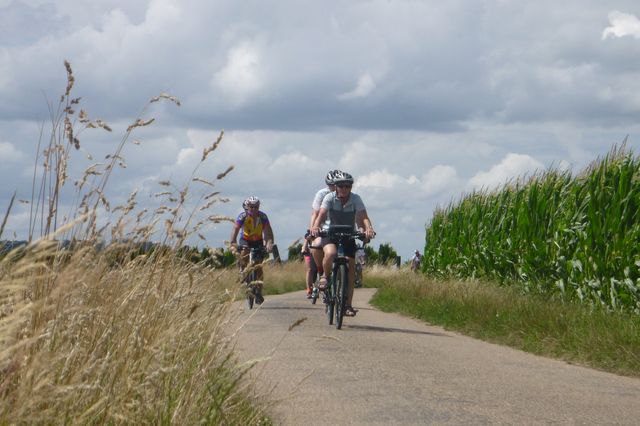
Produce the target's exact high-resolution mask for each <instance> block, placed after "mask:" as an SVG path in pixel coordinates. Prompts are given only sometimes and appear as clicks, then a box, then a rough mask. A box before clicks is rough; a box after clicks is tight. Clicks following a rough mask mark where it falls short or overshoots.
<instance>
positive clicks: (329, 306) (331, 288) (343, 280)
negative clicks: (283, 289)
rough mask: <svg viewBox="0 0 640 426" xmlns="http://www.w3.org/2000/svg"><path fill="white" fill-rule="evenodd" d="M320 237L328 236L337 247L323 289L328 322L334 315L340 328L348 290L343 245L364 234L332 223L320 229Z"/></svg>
mask: <svg viewBox="0 0 640 426" xmlns="http://www.w3.org/2000/svg"><path fill="white" fill-rule="evenodd" d="M319 235H320V236H321V237H329V238H330V239H331V241H333V242H335V244H336V247H337V253H336V257H335V258H334V259H333V266H332V274H331V280H330V281H329V282H328V283H327V288H326V290H325V311H326V314H327V319H328V320H329V324H333V321H334V316H335V323H336V328H337V329H338V330H340V329H341V328H342V320H343V318H344V313H345V310H346V308H347V296H348V291H349V258H348V257H347V256H345V254H344V245H345V243H346V242H347V241H349V240H356V239H358V240H361V241H365V240H366V235H365V234H364V233H363V232H359V231H356V230H354V229H353V226H349V225H332V226H330V227H329V229H328V230H327V231H320V233H319Z"/></svg>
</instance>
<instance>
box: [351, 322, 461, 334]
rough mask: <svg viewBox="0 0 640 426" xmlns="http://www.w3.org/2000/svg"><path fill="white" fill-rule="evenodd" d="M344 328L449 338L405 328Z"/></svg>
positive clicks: (367, 326)
mask: <svg viewBox="0 0 640 426" xmlns="http://www.w3.org/2000/svg"><path fill="white" fill-rule="evenodd" d="M344 327H345V328H349V329H352V330H362V331H380V332H383V333H406V334H426V335H429V336H440V337H451V336H448V335H446V334H443V333H434V332H431V331H419V330H408V329H405V328H392V327H378V326H374V325H350V324H344Z"/></svg>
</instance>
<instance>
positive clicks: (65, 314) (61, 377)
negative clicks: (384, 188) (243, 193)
mask: <svg viewBox="0 0 640 426" xmlns="http://www.w3.org/2000/svg"><path fill="white" fill-rule="evenodd" d="M65 67H66V69H67V77H68V81H67V88H66V90H65V94H64V95H62V96H61V98H60V103H59V105H58V107H57V108H50V110H51V111H52V117H51V122H52V129H51V135H50V137H49V141H48V145H46V147H45V148H44V149H43V150H42V152H41V153H40V156H39V157H38V159H37V160H36V167H37V168H41V171H40V173H36V172H34V184H33V188H34V192H33V195H32V200H31V213H32V218H31V225H30V229H29V241H30V243H29V245H28V246H27V247H25V248H21V249H18V250H14V251H12V252H11V253H9V254H8V255H6V256H4V257H3V258H2V260H1V261H0V395H1V399H0V423H2V424H5V423H6V424H14V423H47V424H49V423H65V424H67V423H80V424H96V423H100V424H102V423H111V424H122V423H127V424H140V423H144V424H146V423H162V424H169V423H186V424H193V423H204V424H255V423H265V422H268V420H267V419H265V418H264V416H263V407H262V406H261V405H260V403H259V402H258V401H257V400H255V399H254V398H253V397H252V396H251V390H250V389H249V388H247V387H246V385H245V384H244V381H243V380H242V378H243V376H244V374H245V373H246V371H247V369H248V368H249V366H243V365H238V364H237V362H236V360H235V359H234V357H233V352H232V340H230V338H229V335H230V333H229V332H228V331H226V330H225V326H226V324H227V322H228V319H229V306H230V303H231V301H232V300H233V299H234V298H235V297H236V294H235V292H236V290H235V289H236V288H237V285H236V282H235V278H236V277H235V275H233V274H230V273H229V272H228V271H217V270H215V269H213V268H211V267H207V266H205V265H203V264H194V263H192V262H188V261H186V260H184V259H183V258H182V257H181V256H179V254H178V250H177V249H178V248H179V247H181V246H182V245H183V244H184V242H185V241H186V240H187V239H188V238H190V237H191V236H193V235H199V236H200V237H201V238H204V237H203V236H202V235H201V234H200V229H201V228H202V227H203V226H205V225H206V224H207V223H210V222H220V221H224V220H227V219H228V218H224V217H221V216H219V215H215V214H213V215H212V214H210V213H209V211H210V210H211V209H212V208H214V207H215V205H216V203H219V202H225V199H224V198H222V197H221V196H220V195H219V192H217V191H214V189H215V188H212V187H214V186H215V182H216V181H217V180H220V179H223V178H224V177H225V176H227V174H228V173H229V172H230V171H231V170H232V169H233V167H229V168H228V169H227V170H225V171H223V172H221V173H218V174H217V175H215V176H213V177H212V178H207V177H203V176H200V175H199V174H197V173H198V171H199V169H200V167H201V165H202V164H203V163H204V162H205V161H206V159H207V157H208V156H209V155H210V154H211V153H212V152H213V151H214V150H215V149H216V148H217V147H218V145H219V144H220V143H221V140H222V133H221V134H220V136H219V137H218V138H217V139H216V140H215V141H214V142H213V143H212V145H211V146H209V147H207V148H205V149H204V151H203V155H202V159H201V162H200V163H198V165H197V166H196V167H195V169H194V170H193V172H192V174H191V177H190V178H189V181H188V182H186V183H185V184H184V185H182V186H176V185H174V184H172V183H170V182H168V181H161V182H158V185H159V186H161V187H162V188H163V189H164V190H162V191H161V192H160V194H159V195H158V198H159V199H161V200H163V203H162V205H161V206H160V207H158V208H157V209H156V210H155V211H151V212H149V211H147V210H146V209H141V210H138V209H137V202H136V192H135V191H134V193H132V194H131V195H130V196H129V198H128V200H127V202H126V203H125V204H123V205H120V206H111V204H110V203H109V201H108V200H107V192H108V191H107V183H108V181H109V180H110V177H111V175H112V173H113V172H114V171H115V170H116V169H118V168H123V167H126V162H125V158H124V151H125V147H128V146H129V145H131V144H129V143H127V142H129V141H130V138H131V136H132V133H133V132H134V131H135V130H136V129H138V128H140V127H144V126H148V125H150V124H151V123H152V122H153V121H154V120H153V119H152V118H143V117H142V116H143V115H144V114H146V112H147V107H148V106H149V105H151V104H153V103H155V102H157V101H159V100H162V99H168V100H170V101H172V102H173V103H175V104H176V105H179V104H180V103H179V101H178V100H177V99H176V98H175V97H173V96H170V95H167V94H162V95H160V96H158V97H155V98H153V99H151V100H150V101H149V104H148V105H147V107H145V109H143V113H141V116H140V117H138V118H136V119H135V120H134V121H133V123H132V124H131V125H130V126H129V127H128V128H127V129H126V131H125V133H124V136H123V137H122V138H121V139H120V140H119V142H117V144H116V148H115V151H114V152H113V153H112V154H110V155H108V156H107V157H106V158H105V160H106V161H105V162H103V163H97V164H93V165H91V166H89V167H88V168H86V169H85V171H84V173H83V176H81V177H80V178H79V179H78V180H76V184H75V188H76V196H75V200H76V204H75V209H73V210H71V211H70V212H69V213H67V214H65V215H61V213H60V211H61V207H62V204H63V203H62V201H63V198H62V195H61V194H62V193H63V188H64V185H65V184H66V183H67V182H69V179H70V177H69V176H68V165H69V161H70V158H71V156H70V153H71V152H72V150H73V149H79V148H80V141H79V140H78V135H79V134H80V133H81V131H82V130H85V129H89V128H101V129H104V130H107V131H111V128H110V127H109V126H108V124H106V123H105V122H104V121H102V120H99V119H97V120H90V119H89V118H88V114H87V113H86V112H85V111H83V110H80V113H79V114H77V113H76V111H75V110H76V109H77V108H78V107H79V103H80V98H72V97H71V92H72V90H71V89H72V88H73V83H74V81H75V78H74V77H73V73H72V71H71V66H70V65H69V64H68V63H67V62H65ZM76 126H79V128H76ZM132 143H137V141H133V142H132ZM38 150H39V151H40V145H39V148H38ZM37 179H40V180H39V181H38V180H37ZM193 185H199V186H200V187H199V188H198V189H195V190H194V188H193ZM202 185H205V187H204V189H206V191H203V190H202V189H201V188H203V187H202ZM10 211H11V209H10V208H9V209H7V214H6V216H5V219H6V217H7V216H9V213H10ZM100 214H106V215H107V218H106V219H104V218H102V219H101V217H100V216H99V215H100ZM201 216H204V217H202V218H201ZM99 224H100V225H99ZM38 235H39V236H38ZM152 235H153V236H154V237H155V239H156V241H159V242H160V243H161V244H158V245H156V246H154V248H153V249H151V250H149V249H148V247H147V249H144V250H143V249H141V247H145V244H146V243H148V242H149V238H150V236H152ZM58 239H69V240H70V241H71V244H70V245H68V246H62V245H61V244H59V242H58ZM105 241H106V243H105Z"/></svg>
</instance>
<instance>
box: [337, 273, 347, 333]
mask: <svg viewBox="0 0 640 426" xmlns="http://www.w3.org/2000/svg"><path fill="white" fill-rule="evenodd" d="M348 287H349V274H348V272H347V265H340V268H339V269H338V276H337V277H336V328H337V329H338V330H340V329H341V328H342V320H343V318H344V310H345V308H346V306H347V288H348Z"/></svg>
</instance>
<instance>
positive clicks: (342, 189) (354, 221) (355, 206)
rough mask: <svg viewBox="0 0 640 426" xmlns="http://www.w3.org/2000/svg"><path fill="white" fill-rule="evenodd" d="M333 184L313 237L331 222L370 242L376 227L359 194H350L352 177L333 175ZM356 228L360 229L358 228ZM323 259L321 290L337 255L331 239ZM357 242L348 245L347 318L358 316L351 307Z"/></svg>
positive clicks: (346, 252) (340, 173)
mask: <svg viewBox="0 0 640 426" xmlns="http://www.w3.org/2000/svg"><path fill="white" fill-rule="evenodd" d="M334 183H335V185H336V191H335V192H331V193H329V194H327V195H325V197H324V199H323V200H322V204H321V206H320V211H319V212H318V216H317V217H316V219H315V222H314V224H313V227H312V228H311V233H312V235H318V233H319V232H320V229H321V227H322V225H323V223H324V221H325V220H326V219H329V220H330V221H331V224H332V225H349V226H353V228H354V230H355V229H361V230H362V232H364V233H365V235H366V237H367V239H371V238H373V237H374V236H375V234H376V233H375V231H374V230H373V225H372V224H371V220H370V219H369V215H368V214H367V209H366V208H365V205H364V202H363V201H362V198H360V196H359V195H358V194H355V193H353V192H351V187H352V186H353V176H351V175H350V174H349V173H346V172H338V173H336V174H334ZM356 227H357V228H356ZM322 246H323V252H324V259H323V260H322V266H323V269H324V274H323V275H322V276H321V277H320V281H319V285H320V288H322V287H323V286H324V287H326V285H327V282H328V280H329V278H330V277H329V276H328V274H331V265H332V263H333V259H334V258H335V256H336V253H337V247H336V244H335V242H333V241H331V240H330V239H329V238H323V239H322ZM355 254H356V244H355V241H353V240H352V241H350V243H349V244H346V245H345V255H346V256H347V257H348V258H349V291H348V296H347V308H346V311H345V315H346V316H355V314H356V312H357V311H356V310H355V309H353V307H352V306H351V303H352V299H353V281H354V276H355Z"/></svg>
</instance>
